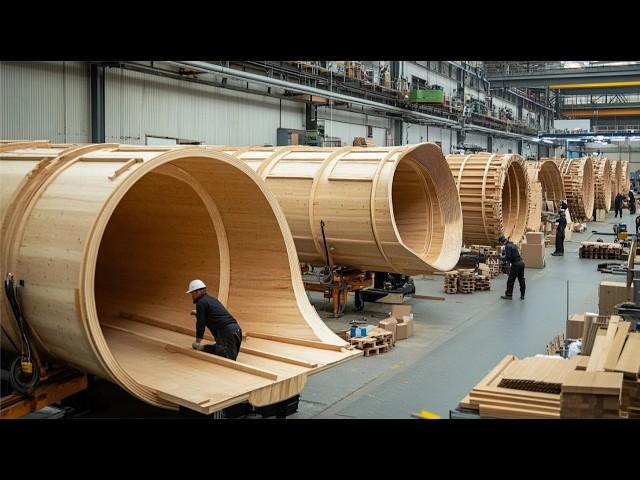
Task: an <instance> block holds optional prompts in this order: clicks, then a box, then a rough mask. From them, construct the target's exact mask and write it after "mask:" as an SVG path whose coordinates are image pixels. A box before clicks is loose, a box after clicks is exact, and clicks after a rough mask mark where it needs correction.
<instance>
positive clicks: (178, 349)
mask: <svg viewBox="0 0 640 480" xmlns="http://www.w3.org/2000/svg"><path fill="white" fill-rule="evenodd" d="M101 325H102V326H103V327H107V328H112V329H114V330H118V331H120V332H124V333H128V334H131V335H134V336H136V337H141V338H144V339H146V340H149V341H151V342H154V343H157V344H160V345H163V346H164V347H165V349H166V350H167V351H168V352H172V353H181V354H183V355H189V356H191V357H194V358H197V359H198V360H203V361H206V362H210V363H216V364H218V365H222V366H223V367H228V368H231V369H234V370H240V371H243V372H246V373H251V374H252V375H257V376H259V377H264V378H268V379H269V380H276V379H277V378H278V374H276V373H274V372H270V371H268V370H264V369H261V368H257V367H252V366H250V365H246V364H243V363H240V362H237V361H234V360H230V359H228V358H224V357H220V356H218V355H212V354H210V353H206V352H201V351H199V350H194V349H193V348H187V347H183V346H181V345H177V344H175V343H171V342H167V341H166V340H162V339H159V338H157V337H153V336H150V335H145V334H144V333H140V332H136V331H133V330H130V329H128V328H124V327H120V326H118V325H113V324H110V323H102V324H101Z"/></svg>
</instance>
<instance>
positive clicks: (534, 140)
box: [531, 137, 540, 142]
mask: <svg viewBox="0 0 640 480" xmlns="http://www.w3.org/2000/svg"><path fill="white" fill-rule="evenodd" d="M531 141H532V142H539V141H540V139H539V138H537V137H534V138H532V139H531Z"/></svg>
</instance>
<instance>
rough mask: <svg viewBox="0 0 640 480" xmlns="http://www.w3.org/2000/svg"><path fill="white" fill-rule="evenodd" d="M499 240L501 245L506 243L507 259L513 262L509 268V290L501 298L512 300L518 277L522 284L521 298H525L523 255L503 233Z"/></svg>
mask: <svg viewBox="0 0 640 480" xmlns="http://www.w3.org/2000/svg"><path fill="white" fill-rule="evenodd" d="M498 241H499V242H500V245H504V255H505V259H506V260H507V261H508V262H509V263H511V268H510V270H509V278H508V279H507V291H506V292H505V294H504V295H502V296H501V297H500V298H504V299H505V300H511V298H512V297H513V285H514V284H515V283H516V277H517V278H518V284H519V285H520V299H521V300H524V291H525V284H524V262H523V261H522V257H521V256H520V252H519V251H518V247H516V246H515V245H514V244H513V243H512V242H510V241H508V240H507V237H505V236H504V235H502V236H501V237H500V238H499V239H498Z"/></svg>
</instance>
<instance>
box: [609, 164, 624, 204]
mask: <svg viewBox="0 0 640 480" xmlns="http://www.w3.org/2000/svg"><path fill="white" fill-rule="evenodd" d="M610 162H611V205H613V204H614V202H615V199H616V195H617V194H618V192H620V190H621V188H622V164H621V163H620V160H610Z"/></svg>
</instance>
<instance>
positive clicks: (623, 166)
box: [620, 160, 631, 195]
mask: <svg viewBox="0 0 640 480" xmlns="http://www.w3.org/2000/svg"><path fill="white" fill-rule="evenodd" d="M620 188H621V190H622V194H623V195H629V189H630V188H631V179H630V178H629V161H628V160H621V161H620Z"/></svg>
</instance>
